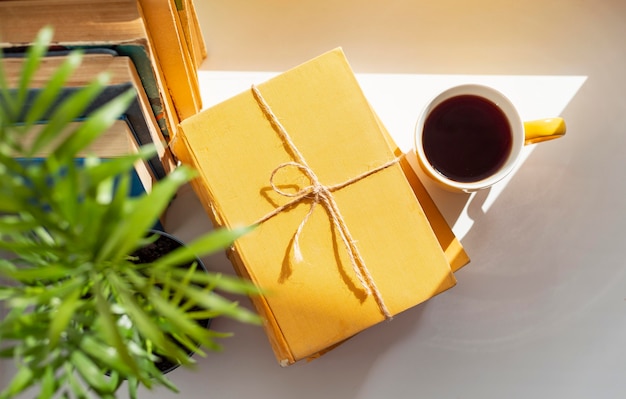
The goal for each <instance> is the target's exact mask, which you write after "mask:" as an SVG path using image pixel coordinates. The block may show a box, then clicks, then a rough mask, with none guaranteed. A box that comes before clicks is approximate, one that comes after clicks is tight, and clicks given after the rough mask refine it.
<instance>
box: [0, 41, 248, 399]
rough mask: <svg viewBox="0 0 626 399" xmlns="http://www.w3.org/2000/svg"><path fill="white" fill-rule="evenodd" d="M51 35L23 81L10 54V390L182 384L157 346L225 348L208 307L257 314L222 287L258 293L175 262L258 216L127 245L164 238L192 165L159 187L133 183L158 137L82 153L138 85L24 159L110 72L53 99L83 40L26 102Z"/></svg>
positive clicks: (6, 132) (1, 237)
mask: <svg viewBox="0 0 626 399" xmlns="http://www.w3.org/2000/svg"><path fill="white" fill-rule="evenodd" d="M51 37H52V32H51V30H50V29H44V30H42V31H41V33H40V35H39V36H38V38H37V40H36V41H35V44H34V45H33V46H31V47H30V48H29V49H28V52H27V56H26V59H25V62H24V67H23V71H22V75H21V77H20V81H19V82H20V83H19V85H18V87H16V88H11V89H10V88H9V87H8V85H7V79H6V76H5V75H4V73H3V72H2V62H0V249H2V251H4V252H5V254H4V256H3V259H1V260H0V304H1V305H3V306H4V307H5V308H6V313H7V315H6V317H4V318H3V319H2V320H1V321H0V355H1V356H3V357H10V358H13V359H14V361H15V365H16V369H17V373H16V375H15V377H14V378H13V380H12V382H11V383H10V384H9V386H8V387H6V389H5V390H4V391H2V393H0V398H3V399H6V398H12V397H14V396H16V395H18V394H19V393H20V392H24V391H25V390H26V389H29V388H31V387H36V388H33V389H37V388H38V389H39V393H38V394H37V397H39V398H50V397H59V396H60V397H64V398H71V397H76V398H88V397H91V396H92V395H97V396H99V397H105V398H113V397H115V396H116V393H117V392H118V389H119V388H120V387H121V386H123V384H122V383H123V382H124V381H127V382H128V383H127V386H128V390H129V392H130V396H131V397H133V398H134V397H136V395H137V387H138V386H139V385H144V386H146V387H149V388H150V387H152V386H153V385H154V384H163V385H166V386H167V387H169V388H170V389H172V390H176V387H175V386H174V385H173V384H172V383H171V382H170V381H169V380H168V379H167V378H166V377H165V376H164V375H163V374H162V373H161V372H160V371H159V370H158V369H157V368H156V367H155V364H154V363H155V361H157V360H158V357H164V358H167V359H170V360H172V361H175V362H180V363H181V364H183V365H189V364H191V363H192V362H193V360H192V359H191V358H190V357H189V356H188V354H187V352H186V350H185V349H186V348H187V349H195V348H196V344H200V345H201V347H204V348H208V349H209V350H213V349H219V345H218V343H217V341H216V338H220V337H222V336H224V335H225V334H221V333H217V332H214V331H211V330H208V329H204V328H201V327H200V326H199V325H198V323H197V320H198V319H200V318H205V317H207V316H210V317H216V316H227V317H232V318H234V319H237V320H240V321H243V322H253V323H258V322H259V318H258V316H256V315H255V314H254V313H252V312H250V311H247V310H246V309H245V308H242V307H240V306H239V305H238V304H237V303H236V302H231V301H230V300H228V299H226V298H225V297H224V296H222V295H220V294H218V293H217V292H215V290H216V289H217V290H221V291H225V292H230V293H235V294H254V293H256V289H255V288H254V287H253V286H252V285H251V284H250V283H249V282H246V281H244V280H241V279H238V278H236V277H229V276H225V275H219V274H214V273H206V272H202V271H200V270H197V271H196V270H195V269H194V268H191V269H190V270H189V271H187V270H182V269H180V268H179V267H177V266H178V265H181V264H184V263H186V262H193V260H194V259H196V256H202V255H204V254H208V253H211V252H214V251H216V250H219V249H222V248H226V247H228V246H229V245H230V244H231V243H232V242H233V241H234V240H235V239H237V238H238V237H239V236H241V235H242V234H245V233H246V232H247V231H248V230H249V228H241V229H234V230H215V231H213V232H212V233H210V234H208V235H206V236H203V237H200V238H198V239H197V240H195V241H193V242H191V243H189V244H188V245H187V246H184V247H181V248H179V249H177V250H175V251H174V252H171V253H169V254H168V255H166V256H164V257H162V258H160V259H158V260H156V261H154V262H151V263H149V264H135V263H133V259H132V257H131V256H130V255H129V254H132V253H133V251H135V250H136V249H138V248H141V247H142V246H144V245H146V244H147V243H149V242H150V241H151V240H153V238H152V237H149V236H146V232H147V231H148V230H149V228H151V227H152V226H153V225H154V224H155V222H156V221H157V220H158V218H159V216H160V215H161V214H162V213H163V211H164V210H165V209H166V208H167V206H168V204H169V203H170V201H171V199H172V198H173V196H174V195H175V193H176V191H177V189H178V188H179V187H180V186H181V185H183V184H185V183H186V182H188V181H190V179H192V178H193V176H194V172H193V171H192V170H190V169H188V168H186V167H179V168H177V169H176V170H174V171H173V172H171V173H170V174H169V175H168V176H167V177H166V178H164V179H162V180H161V181H159V182H158V183H157V184H155V185H154V187H153V189H152V191H151V192H150V193H146V194H145V195H141V196H139V197H131V196H130V195H129V193H128V192H129V184H130V183H129V182H130V172H131V171H132V168H133V164H134V163H135V162H137V161H138V160H141V159H148V158H149V157H151V156H153V154H154V149H153V148H148V147H144V148H141V149H140V151H139V152H138V153H135V154H128V155H127V156H123V157H119V158H115V159H112V160H109V161H107V162H103V161H100V160H99V159H97V158H94V157H88V158H87V159H86V160H85V162H84V164H83V165H80V166H79V165H77V164H76V162H75V156H76V154H77V153H78V152H79V150H82V149H84V148H86V147H87V146H88V145H89V144H90V143H91V142H92V141H93V140H94V139H95V138H96V137H97V136H98V135H99V134H101V133H102V132H103V131H104V130H106V129H107V128H108V127H109V126H110V125H111V124H112V123H113V122H114V120H115V119H116V118H118V116H119V115H120V114H121V113H123V112H124V110H125V109H126V108H127V106H128V104H129V103H130V101H131V100H132V99H133V98H134V93H132V92H128V93H125V94H123V95H121V96H119V97H117V98H116V99H114V100H113V101H111V102H109V103H107V104H105V105H103V106H102V107H100V108H99V109H97V110H96V111H94V112H93V113H91V114H90V115H89V117H88V118H87V119H86V121H85V122H84V123H83V124H81V126H80V127H79V128H77V129H76V130H75V131H73V132H72V134H71V135H69V137H68V138H67V139H65V140H64V141H62V142H61V143H59V144H58V145H56V147H55V148H53V150H52V152H51V154H50V155H49V156H48V157H47V158H46V159H45V160H43V161H42V162H39V163H25V162H20V161H18V160H16V158H29V157H32V156H33V154H35V153H36V152H37V151H38V150H39V149H40V148H43V147H45V146H49V145H51V143H52V139H53V138H54V137H56V135H57V134H59V132H60V131H62V130H63V129H66V128H67V126H68V123H69V122H71V121H72V120H73V119H74V118H76V117H77V116H78V115H80V114H81V112H83V111H84V110H85V107H86V106H87V104H89V103H90V101H91V100H93V99H94V98H95V97H96V96H97V95H98V93H100V92H101V91H102V90H103V89H104V87H105V85H106V82H107V78H106V76H102V77H100V78H98V79H96V80H95V81H94V82H92V83H91V84H89V85H88V86H86V87H85V88H84V89H81V90H79V91H78V92H76V93H75V94H74V95H72V96H71V97H69V98H67V99H65V100H63V101H62V102H61V103H60V104H58V105H56V106H54V107H53V104H54V103H55V101H56V100H57V99H58V95H59V92H60V90H61V88H62V87H63V85H64V82H65V81H66V79H67V77H68V76H70V74H71V73H72V72H73V71H74V70H75V69H76V68H77V66H78V65H79V63H80V58H81V57H80V52H73V53H72V54H71V55H70V56H69V57H68V58H67V62H66V63H65V64H64V65H63V66H62V67H61V68H59V70H57V71H56V73H55V74H54V76H53V77H52V78H51V79H50V81H49V82H48V84H47V85H46V87H45V88H44V89H42V90H41V91H39V93H38V95H37V96H36V97H35V99H34V100H33V102H32V106H31V107H30V108H29V109H25V103H26V102H25V101H26V98H27V93H28V90H29V82H30V81H31V78H32V76H33V74H34V73H35V71H36V70H37V67H38V65H39V64H40V62H41V60H42V57H43V55H44V54H45V52H46V50H47V48H48V45H49V43H50V41H51ZM0 61H2V57H0ZM51 108H53V110H52V111H51V113H50V115H51V116H50V117H49V122H48V123H47V125H46V127H45V128H44V129H42V130H41V132H40V133H39V134H38V135H37V136H36V139H35V140H34V142H33V144H32V145H29V146H28V147H24V146H22V145H21V144H20V143H21V140H20V138H21V137H22V136H23V135H25V134H27V133H28V132H29V131H30V130H31V129H32V127H33V125H34V124H35V123H36V122H37V121H38V120H39V119H41V117H42V116H43V115H44V114H46V113H48V112H49V111H50V110H51ZM190 309H200V310H194V311H191V310H190ZM200 353H201V354H203V355H204V354H205V353H204V352H202V351H201V350H200Z"/></svg>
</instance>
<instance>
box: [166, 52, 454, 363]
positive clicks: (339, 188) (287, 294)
mask: <svg viewBox="0 0 626 399" xmlns="http://www.w3.org/2000/svg"><path fill="white" fill-rule="evenodd" d="M258 93H259V94H258V95H255V94H254V93H253V91H247V92H244V93H241V94H239V95H237V96H235V97H233V98H231V99H229V100H227V101H224V102H222V103H220V104H218V105H216V106H214V107H211V108H209V109H207V110H205V111H202V112H200V113H199V114H198V115H196V116H194V117H191V118H188V119H187V120H185V121H183V122H181V124H180V128H179V130H178V134H177V136H176V137H175V139H174V143H173V144H174V151H175V153H176V154H177V156H178V157H179V159H181V160H182V161H183V162H184V163H188V164H191V165H192V166H194V167H195V168H196V169H197V170H198V171H199V174H200V175H199V178H197V179H196V180H195V181H194V182H193V186H194V189H195V190H196V193H197V194H198V196H199V198H200V199H201V201H202V203H203V204H204V206H205V208H206V210H207V212H208V213H209V215H210V216H211V217H212V218H213V220H214V222H215V224H217V225H221V226H227V227H233V226H237V225H247V224H252V223H256V222H259V221H262V222H261V223H260V224H259V226H258V228H257V229H255V230H254V231H253V232H252V233H250V234H249V235H246V236H245V237H243V238H241V239H239V240H238V241H237V242H236V243H235V244H234V247H233V249H232V251H231V252H230V258H231V260H232V262H233V265H234V267H235V269H236V270H237V272H238V273H240V274H241V275H243V276H246V277H248V278H249V279H250V280H252V281H253V282H254V283H255V284H257V285H258V286H260V287H261V288H262V289H263V290H264V295H262V296H255V297H253V298H252V300H253V303H254V304H255V306H256V308H257V310H258V311H259V313H260V314H261V315H262V316H263V317H264V318H265V329H266V332H267V335H268V337H269V340H270V343H271V345H272V347H273V349H274V352H275V354H276V357H277V359H278V361H279V363H280V364H281V365H285V366H286V365H290V364H292V363H294V362H296V361H298V360H300V359H306V358H315V357H317V356H319V355H320V354H321V353H324V352H326V351H328V350H329V349H331V348H333V347H335V346H336V345H338V344H339V343H341V342H343V341H345V340H346V339H348V338H350V337H352V336H354V335H355V334H357V333H359V332H360V331H363V330H364V329H366V328H368V327H370V326H372V325H375V324H377V323H380V322H381V321H383V320H385V319H389V318H391V317H393V315H396V314H398V313H400V312H402V311H405V310H407V309H409V308H411V307H413V306H415V305H417V304H419V303H421V302H423V301H426V300H427V299H429V298H431V297H432V296H434V295H436V294H438V293H440V292H442V291H444V290H446V289H448V288H450V287H452V286H453V285H454V284H455V278H454V275H453V273H452V270H451V268H450V264H449V263H448V260H447V258H446V256H445V254H444V252H443V250H442V248H441V246H440V244H439V242H438V240H437V237H436V235H435V233H434V232H433V229H432V227H431V225H430V223H429V221H428V219H427V217H426V215H425V213H424V210H423V209H422V207H421V205H420V203H419V201H418V200H417V197H416V195H415V194H414V192H413V189H412V187H411V186H410V184H409V182H408V181H407V178H406V176H405V174H404V172H403V170H402V167H401V165H400V163H399V162H398V158H397V157H396V154H394V151H393V148H391V146H390V144H389V142H388V141H387V138H386V136H385V132H384V131H383V129H381V126H380V124H379V121H378V119H377V117H376V115H375V114H374V113H373V112H372V110H371V108H370V106H369V104H368V102H367V100H366V99H365V97H364V95H363V93H362V91H361V89H360V87H359V85H358V83H357V81H356V79H355V77H354V74H353V72H352V70H351V68H350V66H349V64H348V63H347V61H346V59H345V57H344V54H343V52H342V51H341V50H340V49H336V50H334V51H331V52H328V53H326V54H324V55H322V56H320V57H318V58H315V59H313V60H311V61H309V62H307V63H304V64H302V65H300V66H298V67H296V68H294V69H292V70H290V71H288V72H286V73H284V74H282V75H279V76H277V77H275V78H273V79H271V80H269V81H267V82H265V83H263V84H260V85H259V86H258ZM263 104H266V105H267V106H266V108H265V109H264V108H263ZM272 114H273V115H274V116H275V118H276V119H277V120H278V121H279V122H280V123H282V125H283V127H284V131H282V130H281V129H279V128H277V127H276V124H275V122H276V120H274V124H273V123H271V122H270V120H272V117H271V115H272ZM284 132H287V134H286V135H285V133H284ZM296 163H297V164H296ZM344 183H345V185H343V184H344ZM272 184H273V185H274V187H272ZM300 190H302V191H301V192H300ZM344 238H346V239H345V240H344Z"/></svg>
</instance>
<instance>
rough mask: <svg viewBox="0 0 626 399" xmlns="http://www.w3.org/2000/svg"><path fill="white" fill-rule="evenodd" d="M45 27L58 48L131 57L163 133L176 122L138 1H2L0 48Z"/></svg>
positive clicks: (22, 43)
mask: <svg viewBox="0 0 626 399" xmlns="http://www.w3.org/2000/svg"><path fill="white" fill-rule="evenodd" d="M44 26H52V27H53V29H54V38H53V40H54V41H53V44H54V45H55V46H56V47H57V48H94V47H97V48H105V47H106V48H110V49H113V50H115V51H116V52H117V53H118V54H120V55H124V56H128V57H129V58H131V59H132V61H133V63H134V65H135V68H136V70H137V73H138V74H139V76H140V78H141V83H142V85H143V87H144V91H145V93H146V96H147V97H148V99H149V103H150V106H151V108H152V111H153V114H154V116H155V118H156V120H157V122H158V124H159V127H160V129H161V135H162V136H163V137H164V138H165V139H166V140H169V137H170V135H171V134H172V133H173V129H175V128H176V126H177V125H178V122H179V120H178V117H177V112H176V110H175V108H174V104H173V102H172V99H171V96H170V90H169V89H168V86H167V82H166V78H165V76H164V74H163V71H162V69H161V65H160V63H159V59H158V56H157V54H156V52H155V51H154V45H153V43H152V39H151V38H150V34H149V31H148V29H147V28H146V25H145V20H144V18H143V16H142V14H141V9H140V8H139V6H138V4H137V1H136V0H110V1H95V0H47V1H37V0H8V1H1V2H0V47H2V48H5V49H7V50H6V51H5V52H10V51H13V50H17V51H19V50H20V49H21V48H23V47H26V46H29V45H30V44H31V43H32V41H33V40H34V38H35V37H36V35H37V33H38V32H39V30H40V29H41V28H43V27H44Z"/></svg>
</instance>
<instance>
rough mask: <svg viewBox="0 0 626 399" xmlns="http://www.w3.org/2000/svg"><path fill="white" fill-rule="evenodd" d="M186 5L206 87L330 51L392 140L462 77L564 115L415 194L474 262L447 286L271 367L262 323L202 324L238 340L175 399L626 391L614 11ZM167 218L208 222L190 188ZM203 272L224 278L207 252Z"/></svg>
mask: <svg viewBox="0 0 626 399" xmlns="http://www.w3.org/2000/svg"><path fill="white" fill-rule="evenodd" d="M196 5H197V8H198V13H199V15H200V19H201V21H202V24H203V29H204V33H205V37H206V38H207V45H208V49H209V58H208V60H207V61H206V63H205V65H204V67H203V69H204V70H205V71H206V74H203V81H204V82H205V83H206V85H207V86H206V87H207V88H208V85H209V84H213V83H208V82H209V81H211V79H212V78H211V77H216V76H220V75H219V74H218V72H219V71H240V72H242V71H243V72H245V71H282V70H285V69H287V68H290V67H292V66H295V65H297V64H299V63H301V62H304V61H306V60H307V59H309V58H312V57H314V56H316V55H318V54H321V53H322V52H324V51H326V50H330V49H332V48H334V47H336V46H342V47H343V48H344V51H345V52H346V54H347V56H348V59H349V60H350V62H351V64H352V66H353V68H354V69H355V71H356V72H357V73H358V74H359V78H360V79H361V83H362V84H363V88H364V90H365V92H366V94H367V95H368V97H369V98H370V100H371V101H372V103H373V106H374V108H375V109H376V110H377V112H379V113H380V114H381V117H382V118H383V121H384V123H385V124H386V125H387V127H388V128H389V129H390V131H391V132H392V134H393V135H394V136H396V138H400V136H404V135H405V134H407V133H408V134H410V132H411V131H412V127H413V124H414V123H415V119H416V118H417V112H419V111H418V110H419V108H420V105H419V104H420V103H422V102H423V101H425V99H426V98H428V97H430V95H431V94H432V92H434V91H436V90H438V89H439V88H441V87H442V86H444V85H449V84H453V83H456V82H457V81H459V82H461V81H462V82H466V81H467V80H469V79H472V80H483V79H484V80H488V81H489V83H492V84H493V85H494V86H495V87H497V88H500V89H501V90H503V91H506V92H507V94H509V95H510V96H511V97H512V100H513V101H514V102H515V103H516V104H518V105H519V106H520V108H521V112H522V115H523V116H524V117H527V118H534V117H543V116H554V114H558V113H561V114H562V116H564V117H565V118H566V121H567V123H568V134H567V136H566V137H565V138H563V139H560V140H556V141H552V142H547V143H544V144H539V145H537V146H536V147H535V148H534V149H533V151H532V152H530V151H529V153H528V154H527V159H526V161H525V162H524V164H523V165H522V166H521V168H520V169H519V170H518V171H517V173H516V174H515V175H514V176H513V177H512V178H511V179H510V180H509V181H508V184H503V185H499V186H498V187H497V189H496V188H494V189H492V190H491V191H487V192H481V193H479V194H476V195H474V196H471V197H470V196H467V195H463V194H452V193H447V192H443V191H441V190H438V189H437V188H436V187H432V186H428V188H429V190H430V192H431V194H432V195H433V197H434V199H435V200H436V202H437V204H438V205H439V206H440V207H441V209H442V211H443V212H444V215H445V216H446V218H447V220H448V221H449V222H450V223H451V224H452V225H453V226H454V230H455V232H457V234H459V236H461V237H462V242H463V244H464V245H465V247H466V249H467V251H468V253H469V255H470V256H471V258H472V263H471V264H469V265H468V266H466V267H465V268H464V269H462V270H461V271H460V272H458V273H457V278H458V284H457V286H456V287H454V288H453V289H451V290H449V291H447V292H445V293H443V294H441V295H439V296H437V297H436V298H433V299H432V300H430V301H428V302H427V303H425V304H423V305H420V306H418V307H416V308H414V309H412V310H410V311H407V312H405V313H403V314H402V315H400V316H398V317H397V318H395V319H394V320H393V321H391V322H389V323H383V324H381V325H378V326H375V327H373V328H371V329H369V330H367V331H365V332H363V333H362V334H360V335H358V336H356V337H354V338H353V339H351V340H349V341H348V342H346V343H345V344H343V345H341V346H340V347H338V348H337V349H335V350H334V351H332V352H330V353H328V354H326V355H325V356H323V357H322V358H320V359H317V360H316V361H313V362H311V363H301V364H297V365H295V366H292V367H290V368H286V369H282V368H280V367H279V366H278V365H277V363H276V361H275V360H274V357H273V354H272V352H271V350H270V347H269V344H268V342H267V339H266V338H265V336H264V334H263V332H262V331H261V330H260V329H259V328H257V327H252V326H247V325H241V324H237V323H234V322H230V321H228V320H217V321H216V322H215V323H214V326H215V328H217V329H219V330H223V331H233V332H234V333H235V336H234V337H233V338H231V339H228V340H226V341H225V342H224V344H225V351H224V352H223V353H219V354H212V355H211V356H210V357H209V358H208V359H199V368H198V370H196V371H188V370H180V369H179V370H177V371H176V372H174V373H172V374H171V378H172V379H173V380H174V381H175V382H176V383H177V384H178V385H179V387H180V388H181V391H182V392H181V394H180V395H179V396H178V397H181V398H185V399H187V398H189V399H194V398H207V397H211V398H246V397H254V398H303V399H305V398H306V399H309V398H310V399H317V398H346V399H377V398H381V399H382V398H445V399H448V398H450V399H452V398H472V399H485V398H498V399H500V398H524V399H526V398H568V399H569V398H602V399H604V398H623V397H624V395H625V393H626V273H625V272H626V267H625V266H626V265H625V261H624V255H623V252H622V251H623V248H624V246H625V244H626V233H624V228H623V226H624V224H625V223H626V210H625V204H626V176H625V171H626V157H625V156H624V148H626V134H624V132H625V130H626V94H625V93H626V77H625V73H624V66H625V65H626V50H625V49H626V47H624V44H623V38H624V37H626V3H625V2H623V1H622V0H605V1H601V2H598V1H592V0H542V1H533V0H531V1H527V2H519V1H512V0H505V1H495V0H475V1H463V0H440V1H436V2H416V1H411V0H394V1H389V0H372V1H368V2H364V1H357V0H343V1H336V0H316V1H312V0H302V1H288V0H271V1H256V2H253V1H249V0H196ZM243 72H242V73H243ZM245 73H247V72H245ZM442 74H444V75H442ZM220 79H221V78H220ZM236 81H238V82H239V80H238V79H236ZM231 83H232V82H231ZM231 83H229V82H228V81H227V80H225V81H224V88H219V89H216V90H215V91H214V92H213V93H209V94H207V95H208V96H211V95H213V94H215V95H216V96H218V95H220V94H221V93H222V90H228V88H229V87H231ZM241 83H242V84H244V82H241ZM237 84H239V83H237ZM233 85H234V83H233ZM248 86H249V82H245V84H244V86H243V88H242V89H246V88H247V87H248ZM211 101H212V100H211ZM546 114H547V115H546ZM407 143H408V144H407ZM400 144H401V145H402V146H403V148H407V145H410V141H407V142H404V141H403V142H401V143H400ZM168 220H169V222H168V225H169V227H170V229H171V230H172V232H174V233H177V234H178V235H179V236H181V237H182V238H184V239H188V238H191V237H193V236H194V235H197V234H198V233H199V232H201V231H203V230H206V229H208V228H209V224H208V221H207V219H206V217H205V216H204V213H203V212H202V209H201V207H200V206H199V204H198V203H197V202H196V200H195V198H194V196H193V193H192V192H191V191H190V190H189V189H188V188H186V189H185V190H183V191H182V192H181V195H180V197H179V199H178V200H177V202H176V203H175V204H174V207H173V208H172V211H171V213H170V214H169V218H168ZM208 263H209V264H211V265H213V266H214V267H215V268H216V269H219V270H224V271H227V272H228V271H230V270H231V268H230V266H229V265H228V263H227V262H226V261H225V260H224V259H223V257H222V256H216V257H214V258H212V259H208ZM243 302H244V303H248V302H247V300H244V301H243ZM3 370H6V366H5V368H4V369H2V370H0V371H2V372H1V373H0V383H1V382H3V379H4V380H6V375H7V373H6V372H4V371H3ZM142 397H143V398H174V397H177V396H176V395H175V394H172V393H170V392H167V391H162V390H159V391H157V392H154V393H144V394H143V395H142Z"/></svg>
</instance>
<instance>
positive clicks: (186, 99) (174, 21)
mask: <svg viewBox="0 0 626 399" xmlns="http://www.w3.org/2000/svg"><path fill="white" fill-rule="evenodd" d="M139 4H140V5H141V10H142V13H143V16H144V18H145V20H146V25H147V27H148V30H149V32H150V37H151V38H152V41H153V42H154V48H155V51H156V53H157V55H158V58H159V62H160V66H161V68H162V70H163V74H164V76H165V80H166V83H167V87H168V88H169V90H170V93H171V96H172V101H173V103H174V107H175V109H176V112H177V114H178V118H179V120H184V119H185V118H188V117H189V116H192V115H195V114H196V113H197V112H198V111H199V110H200V109H201V108H202V100H201V97H200V88H199V84H198V76H197V69H196V66H195V62H194V61H193V59H192V55H191V53H190V48H189V46H190V44H191V43H189V42H188V38H187V37H186V35H185V33H184V31H183V26H182V25H181V21H180V19H179V12H178V10H177V9H176V5H175V4H174V1H173V0H171V1H170V0H139Z"/></svg>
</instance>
